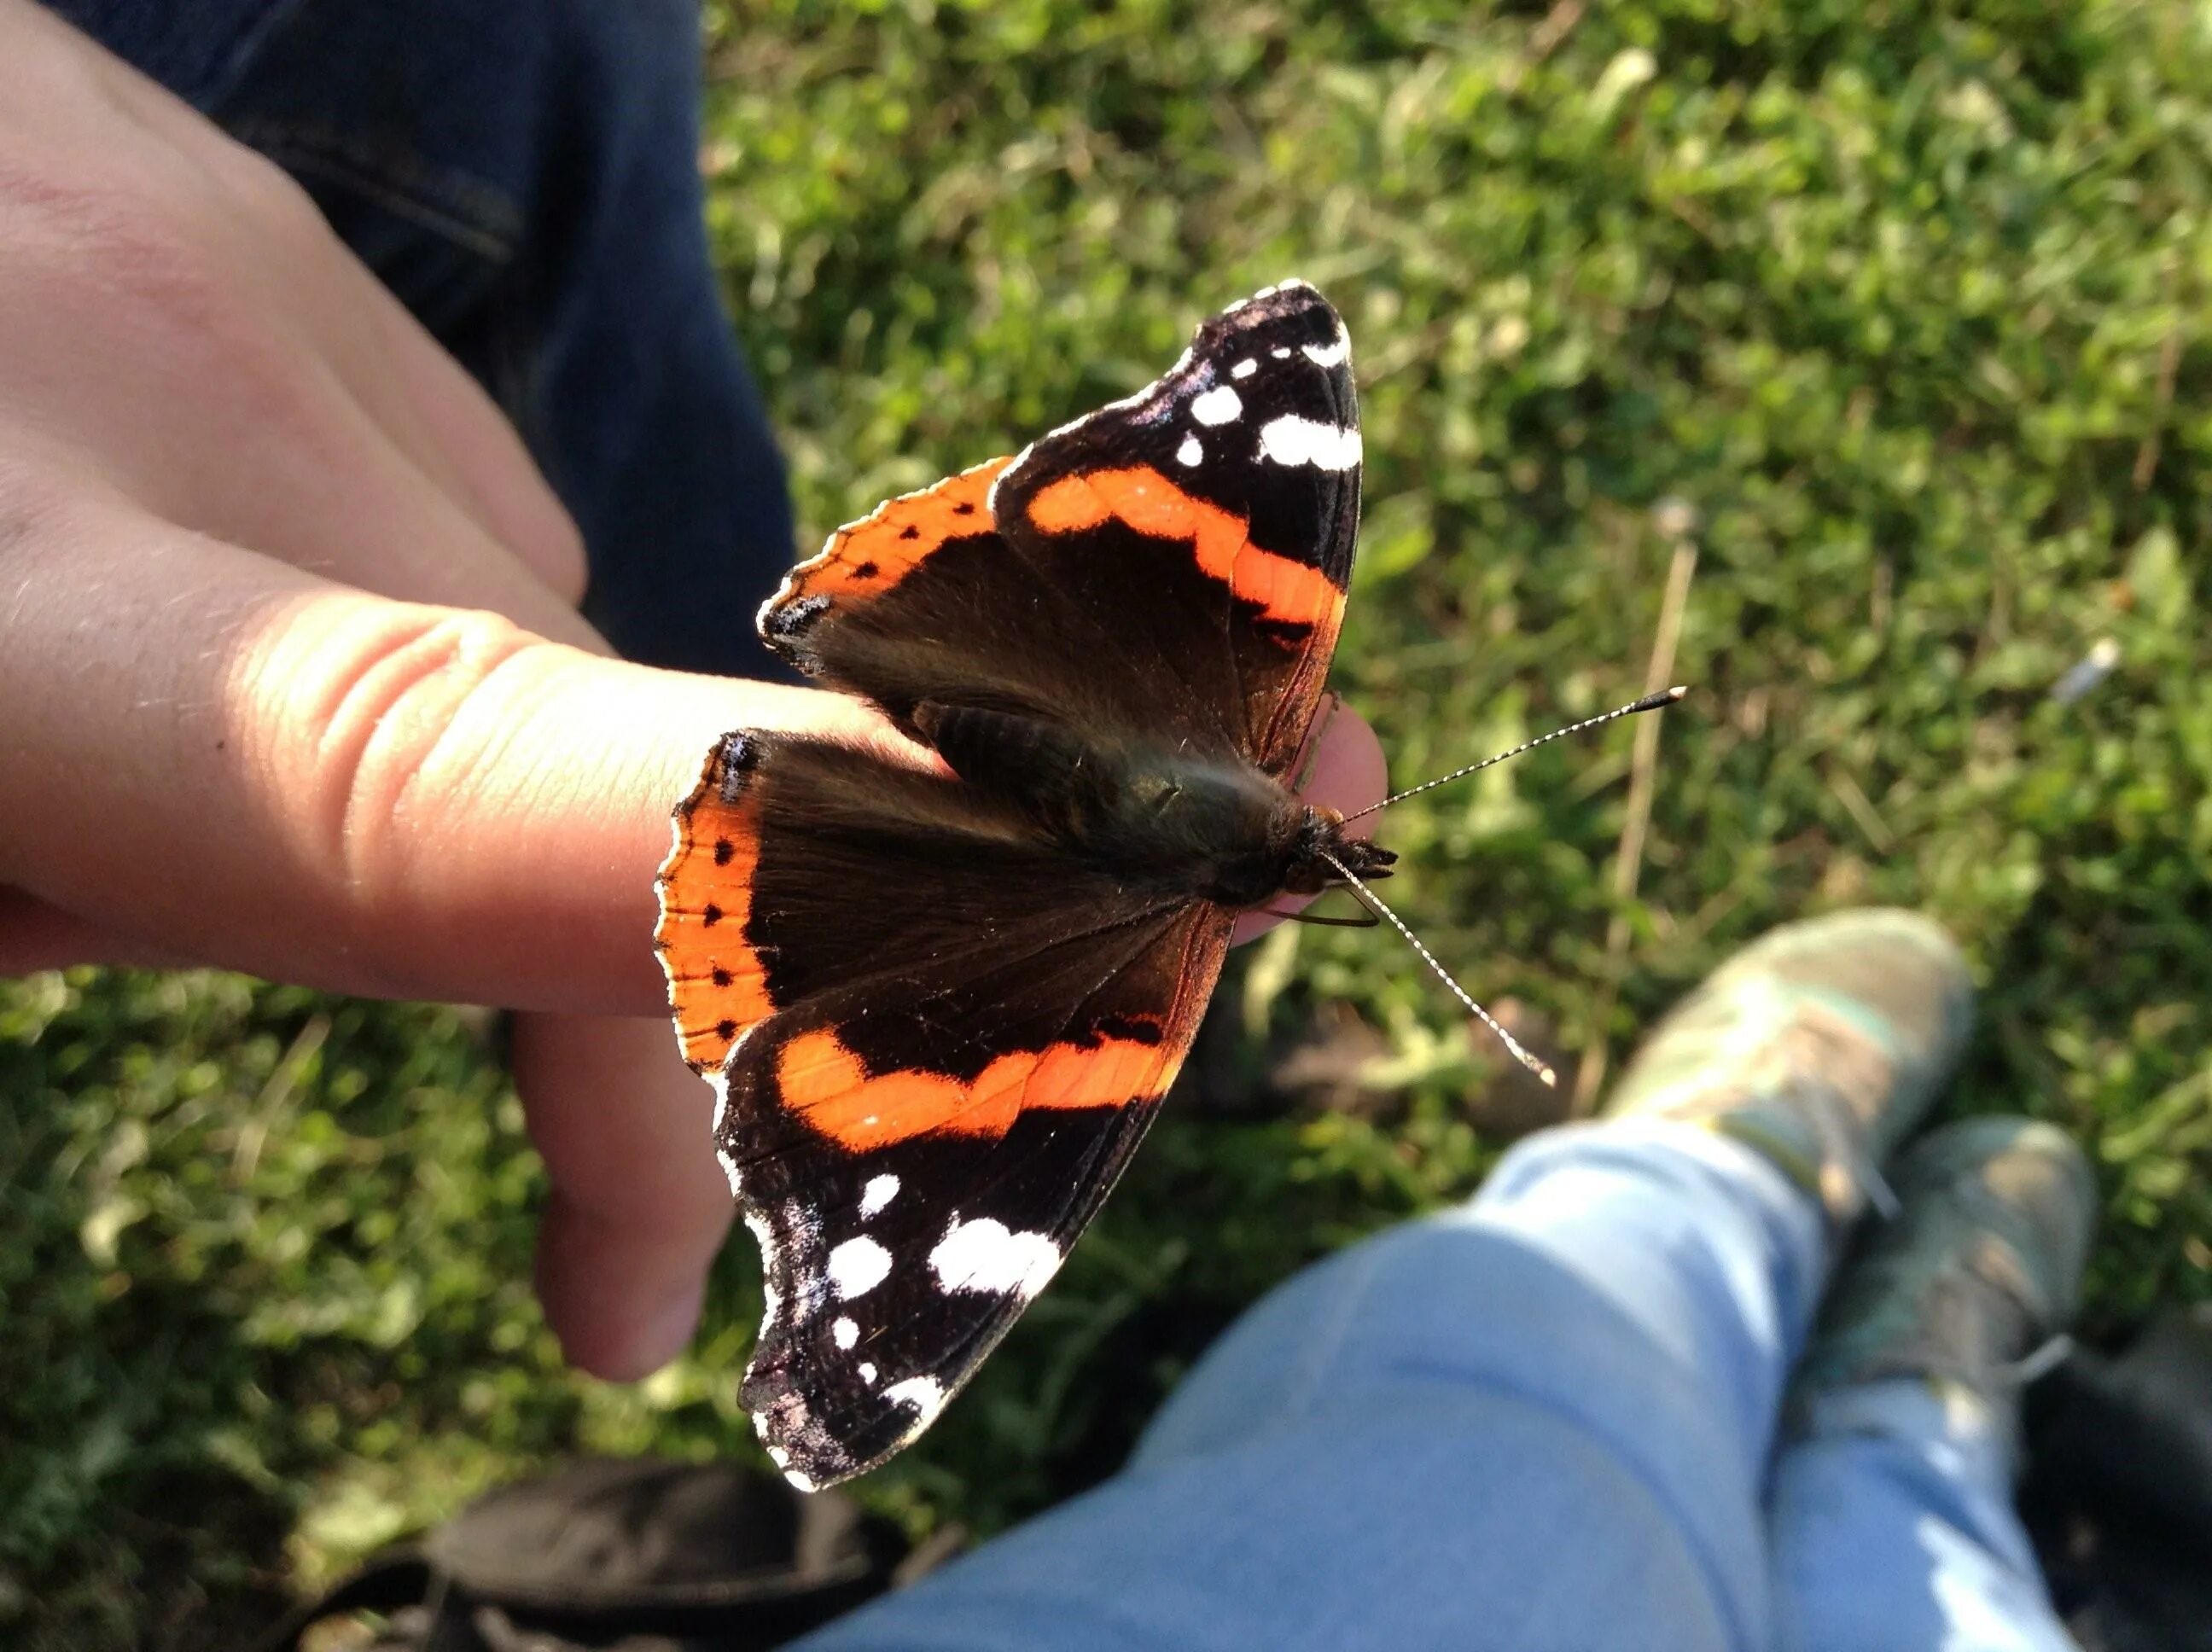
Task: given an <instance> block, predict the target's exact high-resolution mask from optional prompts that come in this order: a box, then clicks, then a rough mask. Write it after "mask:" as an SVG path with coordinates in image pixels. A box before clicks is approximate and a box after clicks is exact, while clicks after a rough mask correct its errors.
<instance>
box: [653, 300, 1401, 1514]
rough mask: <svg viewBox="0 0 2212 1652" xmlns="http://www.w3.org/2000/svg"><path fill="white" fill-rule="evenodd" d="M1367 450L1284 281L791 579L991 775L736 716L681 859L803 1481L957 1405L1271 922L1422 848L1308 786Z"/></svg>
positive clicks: (679, 929)
mask: <svg viewBox="0 0 2212 1652" xmlns="http://www.w3.org/2000/svg"><path fill="white" fill-rule="evenodd" d="M1359 461H1360V448H1359V420H1358V408H1357V404H1356V399H1355V397H1354V393H1353V390H1352V364H1351V344H1350V341H1349V340H1348V339H1347V338H1346V334H1345V330H1344V326H1343V324H1342V323H1341V322H1340V320H1339V319H1338V318H1337V314H1336V312H1335V311H1334V310H1333V309H1332V308H1330V307H1329V305H1328V302H1327V301H1325V300H1324V299H1323V298H1322V295H1320V294H1319V293H1317V292H1316V291H1315V290H1314V289H1313V288H1311V287H1309V286H1307V285H1306V284H1305V283H1304V282H1296V281H1291V282H1284V283H1282V284H1281V285H1280V286H1278V287H1271V288H1267V289H1266V290H1265V291H1263V292H1261V293H1259V294H1257V295H1255V296H1254V297H1252V298H1250V299H1249V300H1247V301H1244V302H1243V303H1241V304H1236V305H1232V306H1231V307H1229V308H1228V309H1227V310H1225V311H1223V312H1222V313H1220V314H1219V315H1218V316H1215V317H1214V318H1213V319H1212V320H1210V321H1208V322H1206V324H1205V325H1203V326H1201V327H1200V329H1199V330H1198V334H1197V337H1196V338H1195V340H1194V342H1193V343H1192V345H1191V347H1190V349H1188V351H1186V352H1185V353H1184V355H1183V357H1182V360H1181V361H1178V362H1177V363H1176V366H1175V367H1174V368H1173V369H1171V370H1170V372H1169V373H1168V374H1167V375H1166V376H1165V377H1164V378H1162V379H1161V380H1158V382H1157V383H1154V384H1152V385H1151V386H1147V387H1146V389H1144V390H1141V391H1139V392H1137V393H1136V394H1135V395H1133V396H1131V397H1128V398H1126V399H1124V400H1122V401H1119V402H1115V403H1113V404H1110V405H1109V406H1107V407H1104V408H1102V409H1101V410H1098V411H1097V412H1096V413H1093V414H1091V415H1090V416H1087V417H1085V418H1081V419H1078V420H1077V421H1075V422H1073V423H1072V424H1068V425H1065V426H1062V427H1061V428H1060V429H1058V430H1055V431H1054V432H1053V433H1052V434H1050V435H1048V436H1046V437H1045V438H1044V439H1043V440H1040V441H1038V442H1036V443H1035V444H1033V445H1032V446H1030V447H1029V448H1028V449H1026V450H1025V451H1024V452H1022V453H1020V454H1018V456H1016V457H1015V458H1013V459H994V460H993V461H991V462H990V463H988V464H986V465H978V466H976V467H975V469H973V470H970V471H963V472H962V473H961V474H960V475H958V476H956V477H951V478H949V479H948V480H946V481H944V482H940V483H938V484H937V485H936V486H935V487H933V488H928V489H924V490H923V491H921V492H920V493H915V494H909V495H906V496H905V497H903V498H901V499H895V500H893V501H890V503H888V504H886V505H884V506H883V507H881V508H879V509H878V510H877V511H876V513H874V514H873V515H872V516H869V517H867V518H866V519H864V520H861V521H859V522H855V523H853V524H851V525H848V526H846V527H843V528H841V529H839V530H838V531H836V533H835V534H833V535H831V536H830V538H829V544H828V545H827V546H826V547H825V548H824V549H823V552H822V554H821V555H820V556H817V557H815V558H814V559H813V560H812V561H811V562H806V563H805V564H803V565H801V566H800V567H799V568H797V569H795V570H794V571H793V574H791V576H790V577H789V579H788V580H786V581H785V583H784V586H783V588H782V589H781V591H779V592H777V593H776V595H775V598H773V599H772V600H770V601H769V603H768V604H767V605H766V606H765V607H764V608H763V610H762V611H761V616H760V627H761V632H762V635H763V636H764V637H765V638H766V639H767V640H768V641H769V644H770V645H771V646H772V647H774V648H775V650H776V651H777V652H778V653H781V655H782V656H783V657H784V658H786V659H789V660H791V661H792V662H793V664H795V665H798V666H799V668H800V669H802V670H803V671H806V672H807V673H808V674H810V675H811V676H813V677H818V678H820V679H821V680H822V681H823V682H824V683H828V684H829V685H831V686H834V687H836V688H839V689H846V690H848V691H850V692H852V693H855V694H860V695H866V697H867V698H868V699H870V700H872V701H874V702H875V703H876V704H877V705H878V706H879V707H881V708H883V709H884V712H886V713H887V714H889V716H890V719H891V720H892V722H893V723H894V724H895V725H896V726H897V727H898V728H899V729H901V730H902V731H903V732H905V733H906V734H908V735H909V736H911V737H912V738H915V739H917V740H919V741H921V743H922V744H926V745H927V746H928V747H929V748H931V749H932V750H934V751H935V752H936V753H937V755H938V756H939V757H940V758H942V759H943V761H944V762H945V765H946V767H947V768H949V769H950V771H951V774H950V775H949V776H947V775H940V774H927V773H922V772H918V771H915V770H914V769H911V768H901V767H898V766H896V764H894V763H893V762H889V761H887V760H886V759H884V758H883V757H882V756H878V755H876V754H873V753H872V752H870V751H867V750H861V749H857V748H855V747H853V746H849V745H845V744H836V743H832V742H830V741H828V740H823V739H816V738H805V737H803V736H797V735H791V734H777V733H737V734H732V735H730V736H728V737H727V738H725V739H724V740H723V741H722V742H721V743H720V745H719V746H718V747H717V749H716V750H714V752H713V753H712V754H710V756H709V757H708V762H707V765H706V769H705V772H704V774H702V777H701V779H700V781H699V785H698V787H697V789H696V790H695V791H694V792H693V793H691V795H690V797H689V798H688V799H685V800H684V803H683V805H681V806H680V807H679V809H678V811H677V816H676V847H675V849H674V851H673V853H671V855H670V856H669V859H668V860H667V863H666V864H665V865H664V866H663V868H662V869H661V874H660V885H659V887H660V899H661V916H660V924H659V932H658V934H659V948H660V953H661V957H662V961H663V963H664V964H665V967H666V969H667V972H668V978H669V981H670V985H671V999H672V1001H673V1003H674V1005H675V1010H676V1021H677V1029H678V1035H679V1036H681V1038H682V1040H683V1045H684V1055H685V1057H686V1059H687V1060H690V1063H691V1064H692V1066H694V1067H696V1068H697V1069H698V1070H699V1071H700V1072H702V1073H704V1074H706V1075H707V1076H708V1078H709V1079H710V1080H711V1081H712V1083H713V1084H714V1087H715V1090H716V1092H717V1099H716V1105H715V1112H714V1139H715V1144H716V1146H717V1149H718V1151H719V1152H720V1157H721V1160H722V1163H723V1165H724V1167H725V1168H726V1169H727V1171H728V1173H729V1177H730V1184H731V1187H732V1189H733V1190H734V1191H735V1193H736V1194H737V1197H738V1200H739V1202H740V1204H741V1205H742V1206H743V1207H744V1214H745V1218H746V1220H747V1222H748V1223H749V1224H750V1226H751V1227H752V1229H753V1230H754V1232H755V1233H756V1234H757V1236H758V1237H759V1240H760V1242H761V1248H762V1251H763V1255H764V1257H765V1263H766V1272H767V1293H768V1308H767V1314H766V1316H765V1319H764V1320H763V1324H762V1327H761V1334H760V1339H759V1344H758V1346H757V1350H756V1351H755V1353H754V1356H753V1359H752V1364H751V1365H750V1369H749V1370H747V1372H746V1374H745V1381H744V1400H745V1401H746V1403H747V1405H748V1406H750V1408H751V1409H752V1411H753V1413H754V1420H755V1423H756V1424H757V1427H758V1429H759V1430H760V1434H761V1436H762V1438H763V1440H764V1441H765V1442H767V1445H768V1448H769V1455H770V1456H771V1457H772V1458H774V1459H775V1461H776V1462H777V1463H778V1464H779V1465H781V1467H783V1468H784V1470H785V1472H786V1473H787V1475H788V1476H789V1478H790V1479H792V1481H793V1483H794V1484H796V1485H799V1486H801V1487H802V1488H805V1487H811V1486H819V1485H829V1484H830V1483H832V1482H834V1481H836V1480H841V1479H846V1478H848V1477H849V1476H851V1475H854V1474H858V1473H861V1472H863V1471H864V1470H866V1469H868V1468H870V1467H873V1466H874V1465H876V1464H878V1463H879V1462H881V1461H884V1459H885V1458H886V1457H888V1456H890V1455H891V1454H893V1453H894V1452H896V1451H897V1450H898V1449H900V1448H901V1447H902V1446H904V1445H905V1444H906V1443H907V1442H909V1441H911V1440H912V1439H914V1438H915V1436H917V1435H918V1434H920V1433H921V1431H922V1430H924V1429H925V1428H927V1427H928V1425H929V1424H930V1423H931V1421H932V1420H933V1418H935V1417H936V1416H937V1414H938V1412H939V1410H940V1409H941V1408H942V1407H943V1406H944V1405H945V1401H946V1400H948V1399H949V1398H950V1397H951V1395H952V1394H954V1393H955V1392H956V1391H957V1390H958V1388H960V1387H961V1385H962V1384H963V1383H964V1382H967V1380H968V1379H969V1376H972V1375H973V1374H974V1372H975V1369H976V1367H977V1366H978V1365H979V1364H981V1362H982V1360H983V1358H984V1357H985V1356H986V1355H987V1354H988V1353H989V1352H990V1351H991V1349H992V1348H993V1347H994V1345H996V1344H997V1343H998V1341H999V1339H1000V1338H1001V1337H1002V1336H1004V1335H1005V1334H1006V1330H1007V1328H1008V1327H1010V1326H1011V1325H1012V1323H1013V1321H1014V1320H1015V1319H1016V1317H1017V1316H1018V1315H1019V1314H1020V1313H1021V1311H1022V1309H1024V1307H1025V1306H1026V1305H1027V1304H1028V1303H1029V1302H1030V1300H1031V1299H1032V1298H1033V1297H1036V1294H1037V1293H1038V1292H1039V1291H1042V1289H1043V1288H1044V1286H1045V1284H1046V1282H1047V1281H1048V1279H1050V1278H1052V1276H1053V1273H1054V1270H1055V1269H1057V1268H1058V1267H1059V1266H1060V1261H1061V1259H1062V1258H1063V1257H1065V1256H1066V1254H1067V1249H1068V1247H1069V1246H1070V1245H1071V1244H1073V1242H1074V1241H1075V1238H1076V1236H1078V1235H1079V1233H1080V1232H1081V1231H1082V1230H1083V1228H1084V1226H1085V1224H1086V1223H1088V1222H1089V1221H1090V1220H1091V1216H1092V1215H1093V1213H1094V1212H1096V1211H1097V1208H1098V1206H1099V1204H1100V1202H1101V1201H1102V1200H1103V1199H1104V1198H1105V1197H1106V1194H1107V1193H1108V1191H1109V1189H1111V1188H1112V1187H1113V1185H1114V1182H1115V1179H1116V1178H1117V1177H1118V1176H1119V1175H1121V1169H1122V1167H1123V1166H1124V1165H1125V1164H1127V1163H1128V1160H1129V1156H1130V1154H1131V1153H1132V1152H1133V1151H1135V1148H1136V1145H1137V1143H1138V1141H1139V1139H1141V1138H1142V1137H1143V1135H1144V1133H1145V1130H1146V1127H1147V1126H1148V1125H1149V1124H1150V1123H1151V1122H1152V1117H1153V1114H1155V1113H1156V1112H1157V1111H1158V1108H1159V1104H1160V1099H1161V1097H1162V1096H1164V1094H1165V1093H1166V1091H1167V1089H1168V1085H1169V1084H1170V1081H1171V1080H1173V1078H1175V1076H1176V1069H1177V1067H1178V1066H1180V1065H1181V1064H1182V1059H1183V1057H1184V1055H1185V1054H1186V1053H1187V1052H1188V1050H1189V1048H1190V1043H1191V1039H1192V1036H1193V1035H1194V1033H1195V1032H1196V1031H1197V1029H1198V1023H1199V1017H1200V1014H1201V1012H1202V1011H1204V1009H1205V1007H1206V999H1207V997H1208V996H1209V995H1210V994H1211V993H1212V990H1213V985H1214V981H1215V979H1216V977H1217V976H1218V975H1219V974H1220V970H1221V963H1222V957H1223V954H1224V952H1225V950H1226V948H1227V946H1228V944H1229V937H1230V931H1231V926H1232V925H1233V923H1234V921H1235V920H1236V918H1237V915H1238V914H1240V913H1243V912H1246V911H1249V910H1251V909H1254V908H1259V907H1262V906H1265V905H1267V903H1269V902H1272V901H1273V900H1274V899H1276V898H1277V897H1278V896H1283V895H1286V894H1306V895H1310V894H1315V893H1318V892H1319V891H1321V890H1325V889H1328V888H1331V887H1334V886H1337V885H1340V884H1351V885H1352V886H1353V887H1354V888H1355V889H1356V890H1359V891H1360V892H1361V893H1362V894H1363V895H1364V893H1365V884H1366V882H1367V881H1368V880H1371V879H1376V878H1383V877H1387V876H1388V875H1389V866H1390V862H1391V860H1392V859H1393V856H1392V855H1391V853H1390V852H1389V850H1388V849H1384V848H1381V847H1376V845H1375V844H1373V843H1370V842H1369V841H1365V840H1364V839H1363V838H1361V837H1359V836H1358V835H1355V834H1353V833H1352V832H1351V831H1349V830H1348V829H1346V822H1345V820H1344V818H1343V817H1341V816H1340V815H1338V814H1336V813H1335V812H1334V811H1330V810H1328V809H1322V808H1316V807H1311V806H1309V805H1306V804H1304V802H1302V801H1300V799H1298V798H1297V796H1296V795H1294V793H1292V791H1291V787H1290V784H1289V782H1290V780H1291V768H1292V766H1293V764H1294V763H1295V762H1297V757H1298V754H1299V752H1300V750H1301V749H1302V747H1303V745H1304V742H1305V739H1306V737H1307V732H1308V729H1309V726H1310V725H1311V724H1312V722H1313V720H1314V716H1315V711H1316V706H1317V705H1318V703H1319V701H1320V699H1321V694H1322V678H1323V677H1325V676H1326V674H1327V672H1328V665H1329V659H1330V655H1331V653H1333V652H1334V648H1335V646H1336V637H1337V630H1338V627H1339V625H1340V622H1341V620H1342V617H1343V614H1344V599H1345V583H1346V578H1347V576H1348V575H1349V574H1350V573H1351V568H1352V546H1353V539H1354V536H1355V534H1356V531H1357V530H1358V521H1359Z"/></svg>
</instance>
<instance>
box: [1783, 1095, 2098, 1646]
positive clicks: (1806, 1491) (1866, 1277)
mask: <svg viewBox="0 0 2212 1652" xmlns="http://www.w3.org/2000/svg"><path fill="white" fill-rule="evenodd" d="M1897 1187H1898V1193H1899V1197H1900V1199H1901V1200H1903V1201H1904V1210H1903V1214H1902V1216H1901V1217H1900V1218H1899V1221H1898V1222H1896V1223H1895V1224H1892V1225H1890V1226H1888V1227H1886V1228H1884V1229H1882V1230H1880V1231H1878V1232H1877V1233H1876V1234H1875V1235H1874V1236H1873V1238H1872V1242H1871V1243H1870V1244H1869V1246H1868V1248H1867V1251H1866V1254H1864V1255H1863V1257H1862V1258H1860V1259H1859V1260H1857V1262H1855V1263H1854V1264H1853V1266H1852V1267H1851V1268H1850V1272H1847V1273H1846V1274H1845V1275H1844V1278H1842V1279H1841V1280H1840V1281H1839V1282H1838V1285H1837V1289H1836V1291H1835V1292H1834V1294H1833V1297H1832V1300H1831V1301H1830V1303H1829V1304H1828V1307H1827V1309H1826V1314H1825V1315H1824V1322H1823V1325H1822V1328H1821V1331H1820V1336H1819V1338H1818V1339H1817V1340H1816V1341H1815V1343H1814V1347H1813V1350H1812V1351H1811V1353H1810V1354H1809V1355H1808V1357H1807V1360H1806V1364H1805V1368H1804V1370H1803V1371H1802V1373H1801V1376H1800V1379H1799V1392H1798V1394H1797V1396H1796V1402H1795V1403H1794V1404H1793V1406H1791V1410H1792V1412H1794V1413H1795V1422H1794V1426H1793V1428H1792V1430H1791V1431H1790V1432H1791V1436H1792V1437H1791V1438H1790V1440H1789V1441H1788V1442H1786V1443H1785V1445H1784V1450H1783V1454H1782V1455H1781V1456H1780V1458H1779V1459H1778V1461H1777V1463H1776V1467H1775V1473H1774V1485H1773V1516H1772V1518H1773V1525H1772V1538H1771V1542H1772V1549H1773V1565H1774V1570H1773V1577H1774V1596H1775V1615H1776V1619H1777V1622H1778V1626H1779V1630H1780V1635H1779V1637H1778V1643H1779V1645H1780V1646H1782V1647H1783V1648H1784V1649H1787V1652H1891V1649H1896V1648H1900V1647H1902V1648H1915V1647H1930V1648H1933V1647H1942V1648H1943V1649H1946V1652H2059V1649H2063V1648H2067V1647H2070V1646H2071V1645H2072V1644H2073V1643H2072V1642H2071V1641H2070V1640H2069V1638H2068V1637H2067V1636H2066V1633H2065V1631H2063V1629H2062V1628H2061V1627H2060V1625H2059V1624H2058V1621H2057V1617H2056V1616H2055V1615H2054V1613H2052V1610H2051V1603H2050V1599H2049V1596H2048V1594H2046V1592H2045V1588H2044V1585H2043V1580H2042V1576H2041V1575H2040V1573H2039V1571H2038V1570H2037V1568H2036V1563H2035V1556H2034V1553H2033V1550H2032V1548H2031V1547H2030V1546H2029V1542H2028V1539H2027V1533H2026V1531H2025V1530H2023V1529H2022V1527H2021V1523H2020V1520H2019V1517H2018V1516H2017V1515H2016V1514H2015V1512H2014V1508H2013V1500H2012V1491H2013V1482H2014V1479H2015V1469H2016V1463H2015V1455H2016V1450H2017V1445H2018V1441H2019V1436H2020V1422H2019V1405H2018V1390H2019V1386H2020V1378H2021V1361H2022V1360H2023V1359H2025V1358H2027V1357H2029V1356H2031V1355H2032V1354H2033V1351H2035V1350H2036V1349H2037V1348H2038V1347H2039V1345H2048V1339H2050V1338H2051V1336H2053V1335H2054V1334H2055V1333H2057V1332H2058V1331H2060V1330H2061V1329H2063V1327H2064V1325H2065V1324H2066V1322H2067V1321H2068V1320H2069V1318H2070V1316H2071V1315H2072V1312H2073V1307H2074V1303H2075V1297H2076V1295H2077V1293H2078V1291H2079V1289H2080V1285H2081V1266H2082V1262H2083V1260H2084V1258H2085V1257H2086V1255H2087V1250H2088V1243H2089V1233H2090V1224H2091V1221H2092V1218H2093V1211H2094V1209H2095V1184H2094V1182H2093V1181H2092V1180H2091V1178H2090V1175H2089V1172H2088V1167H2087V1165H2086V1164H2085V1163H2083V1161H2082V1158H2081V1153H2080V1151H2079V1150H2077V1149H2076V1148H2075V1146H2074V1145H2073V1144H2072V1143H2071V1142H2070V1141H2069V1140H2068V1139H2067V1138H2066V1137H2065V1136H2063V1134H2061V1133H2059V1132H2057V1131H2056V1130H2053V1129H2051V1127H2049V1126H2047V1125H2036V1124H2030V1123H2028V1122H2027V1121H2023V1120H2017V1119H2005V1118H1996V1119H1977V1120H1974V1121H1971V1122H1969V1123H1966V1124H1962V1125H1957V1126H1954V1127H1951V1128H1950V1129H1948V1130H1946V1131H1942V1132H1940V1133H1937V1134H1936V1135H1935V1136H1933V1137H1930V1138H1929V1139H1928V1140H1927V1141H1925V1142H1923V1143H1922V1144H1920V1145H1918V1146H1917V1147H1916V1148H1915V1149H1913V1151H1911V1153H1909V1154H1908V1155H1906V1157H1905V1160H1904V1163H1902V1165H1901V1166H1900V1168H1899V1175H1898V1179H1897Z"/></svg>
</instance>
